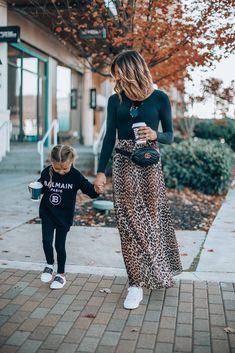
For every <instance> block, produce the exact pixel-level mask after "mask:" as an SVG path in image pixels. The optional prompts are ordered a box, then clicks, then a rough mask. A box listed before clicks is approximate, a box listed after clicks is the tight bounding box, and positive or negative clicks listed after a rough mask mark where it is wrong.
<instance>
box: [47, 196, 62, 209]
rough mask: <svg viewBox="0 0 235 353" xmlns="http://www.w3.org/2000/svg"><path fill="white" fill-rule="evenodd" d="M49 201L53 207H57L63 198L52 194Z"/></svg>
mask: <svg viewBox="0 0 235 353" xmlns="http://www.w3.org/2000/svg"><path fill="white" fill-rule="evenodd" d="M49 200H50V203H52V205H54V206H57V205H59V204H60V203H61V196H60V195H59V194H51V196H50V198H49Z"/></svg>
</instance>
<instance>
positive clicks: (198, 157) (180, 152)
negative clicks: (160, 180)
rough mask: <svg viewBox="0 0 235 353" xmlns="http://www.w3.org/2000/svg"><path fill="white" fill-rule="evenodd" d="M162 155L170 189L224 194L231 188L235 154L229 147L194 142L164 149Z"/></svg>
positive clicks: (207, 141) (199, 141) (206, 142)
mask: <svg viewBox="0 0 235 353" xmlns="http://www.w3.org/2000/svg"><path fill="white" fill-rule="evenodd" d="M161 154H162V163H163V171H164V177H165V182H166V186H167V187H171V188H178V189H181V188H183V187H186V186H187V187H190V188H192V189H194V190H198V191H200V192H203V193H205V194H221V193H223V191H225V190H226V189H227V188H228V186H229V183H230V180H231V176H232V168H233V163H234V153H233V151H232V150H231V148H230V147H228V146H227V145H226V144H221V143H219V142H217V141H211V140H202V139H197V140H195V139H194V140H188V141H183V142H180V143H178V144H176V143H173V144H172V145H170V146H164V147H162V148H161Z"/></svg>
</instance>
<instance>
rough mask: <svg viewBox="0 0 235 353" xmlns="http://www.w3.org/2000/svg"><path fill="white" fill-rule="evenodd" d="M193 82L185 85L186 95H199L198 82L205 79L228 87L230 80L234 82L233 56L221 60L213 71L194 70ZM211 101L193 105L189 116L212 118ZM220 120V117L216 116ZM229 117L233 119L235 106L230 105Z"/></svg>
mask: <svg viewBox="0 0 235 353" xmlns="http://www.w3.org/2000/svg"><path fill="white" fill-rule="evenodd" d="M192 77H193V82H190V83H188V84H186V91H187V92H188V93H193V94H197V93H199V87H200V81H201V80H205V79H206V78H211V77H213V78H218V79H221V80H223V81H224V86H225V87H227V86H229V84H230V82H231V81H232V80H235V54H234V55H231V56H230V57H228V58H226V59H222V60H221V61H220V62H219V63H217V64H215V69H214V70H212V69H210V68H196V69H195V70H194V72H193V74H192ZM213 112H214V109H213V99H210V100H208V101H206V102H204V103H195V104H194V105H193V107H192V108H191V109H189V112H188V113H189V116H191V115H195V116H198V117H199V118H201V119H203V118H212V117H213ZM217 117H218V118H220V116H219V115H218V116H217ZM229 117H231V118H235V105H234V104H233V105H230V109H229Z"/></svg>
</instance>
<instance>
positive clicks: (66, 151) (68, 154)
mask: <svg viewBox="0 0 235 353" xmlns="http://www.w3.org/2000/svg"><path fill="white" fill-rule="evenodd" d="M75 158H76V152H75V150H74V148H73V147H71V146H68V145H56V146H54V147H53V148H52V150H51V153H50V160H51V162H52V163H53V162H56V163H64V162H66V161H68V160H70V161H71V162H73V161H74V160H75ZM49 175H50V180H49V183H48V187H49V188H51V186H52V177H53V168H52V166H51V167H50V168H49Z"/></svg>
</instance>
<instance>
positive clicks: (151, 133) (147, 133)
mask: <svg viewBox="0 0 235 353" xmlns="http://www.w3.org/2000/svg"><path fill="white" fill-rule="evenodd" d="M138 135H139V136H140V138H145V139H146V140H149V141H154V140H156V139H157V133H156V131H155V130H153V129H151V127H149V126H143V127H140V128H139V129H138Z"/></svg>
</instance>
